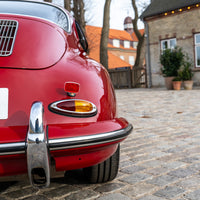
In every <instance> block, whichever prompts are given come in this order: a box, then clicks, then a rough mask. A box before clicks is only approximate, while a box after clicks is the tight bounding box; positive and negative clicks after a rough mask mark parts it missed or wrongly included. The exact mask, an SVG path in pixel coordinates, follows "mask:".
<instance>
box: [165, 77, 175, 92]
mask: <svg viewBox="0 0 200 200" xmlns="http://www.w3.org/2000/svg"><path fill="white" fill-rule="evenodd" d="M173 79H174V77H173V76H171V77H165V86H166V88H167V89H168V90H172V89H173V84H172V80H173Z"/></svg>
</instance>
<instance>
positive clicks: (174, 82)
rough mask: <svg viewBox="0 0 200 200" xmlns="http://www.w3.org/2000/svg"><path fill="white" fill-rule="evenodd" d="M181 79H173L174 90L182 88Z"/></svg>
mask: <svg viewBox="0 0 200 200" xmlns="http://www.w3.org/2000/svg"><path fill="white" fill-rule="evenodd" d="M181 83H182V82H181V81H173V88H174V90H180V89H181Z"/></svg>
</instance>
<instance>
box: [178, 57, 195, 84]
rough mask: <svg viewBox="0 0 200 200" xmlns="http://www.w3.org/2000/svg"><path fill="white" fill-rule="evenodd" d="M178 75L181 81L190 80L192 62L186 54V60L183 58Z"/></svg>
mask: <svg viewBox="0 0 200 200" xmlns="http://www.w3.org/2000/svg"><path fill="white" fill-rule="evenodd" d="M179 76H180V78H181V80H182V81H188V80H192V77H193V72H192V62H191V61H190V60H189V58H188V56H187V57H186V60H184V63H183V66H182V67H181V69H180V71H179Z"/></svg>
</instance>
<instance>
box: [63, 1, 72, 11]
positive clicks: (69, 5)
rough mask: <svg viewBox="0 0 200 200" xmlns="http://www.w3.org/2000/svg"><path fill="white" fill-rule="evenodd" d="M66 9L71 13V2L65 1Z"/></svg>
mask: <svg viewBox="0 0 200 200" xmlns="http://www.w3.org/2000/svg"><path fill="white" fill-rule="evenodd" d="M64 8H65V9H66V10H68V11H69V12H70V11H71V0H64Z"/></svg>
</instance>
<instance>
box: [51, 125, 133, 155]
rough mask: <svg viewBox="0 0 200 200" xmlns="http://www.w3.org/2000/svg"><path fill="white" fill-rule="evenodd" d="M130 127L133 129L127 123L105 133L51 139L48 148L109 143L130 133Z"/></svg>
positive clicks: (57, 148) (56, 148) (69, 147)
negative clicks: (120, 127)
mask: <svg viewBox="0 0 200 200" xmlns="http://www.w3.org/2000/svg"><path fill="white" fill-rule="evenodd" d="M132 129H133V127H132V125H131V124H129V125H128V126H127V127H126V128H124V129H120V130H116V131H112V132H107V133H101V134H96V135H87V136H80V137H71V138H60V139H51V140H49V149H50V150H51V151H53V150H62V149H72V148H79V147H86V146H92V145H97V144H105V143H110V142H114V141H117V140H121V139H124V138H125V137H127V136H128V135H129V134H130V132H131V131H132Z"/></svg>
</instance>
